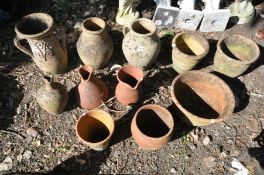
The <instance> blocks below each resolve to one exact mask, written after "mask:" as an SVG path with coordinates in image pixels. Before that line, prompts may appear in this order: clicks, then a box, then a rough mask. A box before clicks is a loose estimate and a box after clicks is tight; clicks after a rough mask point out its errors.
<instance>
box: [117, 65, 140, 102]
mask: <svg viewBox="0 0 264 175" xmlns="http://www.w3.org/2000/svg"><path fill="white" fill-rule="evenodd" d="M143 78H144V73H143V71H142V70H141V69H140V68H139V67H136V66H133V65H131V66H125V67H122V68H121V69H120V70H119V71H118V73H117V80H118V84H117V86H116V90H115V95H116V98H117V100H118V101H119V102H120V103H121V104H123V105H129V104H134V103H136V102H138V100H139V99H140V97H141V94H142V87H141V82H142V80H143Z"/></svg>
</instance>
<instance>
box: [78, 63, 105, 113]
mask: <svg viewBox="0 0 264 175" xmlns="http://www.w3.org/2000/svg"><path fill="white" fill-rule="evenodd" d="M79 76H80V77H81V82H80V84H79V85H78V92H79V94H78V98H79V101H80V106H81V107H82V108H84V109H93V108H96V107H98V106H99V105H101V104H102V101H106V100H107V99H108V96H109V90H108V88H107V86H106V84H105V82H103V81H102V80H100V79H98V78H96V77H95V76H94V75H93V67H92V66H88V65H86V66H82V67H81V68H80V69H79Z"/></svg>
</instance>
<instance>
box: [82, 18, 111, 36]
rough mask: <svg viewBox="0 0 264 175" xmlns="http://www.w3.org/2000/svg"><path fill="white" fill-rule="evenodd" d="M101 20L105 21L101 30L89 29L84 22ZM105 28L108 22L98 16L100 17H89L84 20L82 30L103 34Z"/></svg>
mask: <svg viewBox="0 0 264 175" xmlns="http://www.w3.org/2000/svg"><path fill="white" fill-rule="evenodd" d="M93 20H94V21H100V22H102V23H103V26H102V27H101V26H100V27H101V29H100V30H89V29H87V28H86V27H85V26H84V24H85V23H86V22H88V21H93ZM105 29H106V22H105V21H104V20H103V19H101V18H98V17H90V18H87V19H85V20H84V21H83V22H82V30H83V31H85V32H87V33H91V34H95V35H96V34H101V33H102V32H103V31H105Z"/></svg>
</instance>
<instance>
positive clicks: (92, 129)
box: [76, 110, 115, 151]
mask: <svg viewBox="0 0 264 175" xmlns="http://www.w3.org/2000/svg"><path fill="white" fill-rule="evenodd" d="M114 130H115V123H114V120H113V118H112V117H111V116H110V115H109V114H108V113H106V112H104V111H102V110H90V111H88V112H87V113H86V114H85V115H83V116H81V117H80V118H79V120H78V121H77V124H76V134H77V136H78V138H79V139H80V140H81V141H82V142H83V143H85V144H87V145H88V146H89V147H91V148H92V149H94V150H97V151H102V150H104V149H106V148H107V146H108V144H109V141H110V139H111V138H112V135H113V133H114Z"/></svg>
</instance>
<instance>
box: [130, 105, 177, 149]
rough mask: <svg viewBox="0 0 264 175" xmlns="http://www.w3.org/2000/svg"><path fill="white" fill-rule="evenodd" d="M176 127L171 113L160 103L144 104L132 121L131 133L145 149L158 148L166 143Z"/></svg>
mask: <svg viewBox="0 0 264 175" xmlns="http://www.w3.org/2000/svg"><path fill="white" fill-rule="evenodd" d="M173 128H174V120H173V117H172V115H171V113H170V112H169V111H168V110H167V109H165V108H163V107H162V106H159V105H145V106H142V107H141V108H140V109H139V110H138V111H137V112H136V114H135V116H134V118H133V120H132V123H131V133H132V136H133V138H134V139H135V141H136V142H137V144H138V145H139V146H140V147H141V148H142V149H145V150H156V149H159V148H161V147H162V146H164V145H166V144H167V143H168V142H169V140H170V138H171V136H172V134H173Z"/></svg>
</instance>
